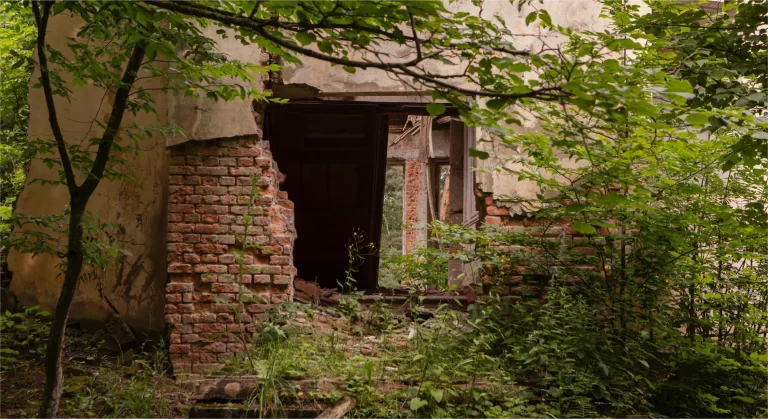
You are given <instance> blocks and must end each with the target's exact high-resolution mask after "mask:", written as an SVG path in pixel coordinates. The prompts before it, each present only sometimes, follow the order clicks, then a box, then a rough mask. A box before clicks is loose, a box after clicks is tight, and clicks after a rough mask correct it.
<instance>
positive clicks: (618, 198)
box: [597, 192, 627, 207]
mask: <svg viewBox="0 0 768 419" xmlns="http://www.w3.org/2000/svg"><path fill="white" fill-rule="evenodd" d="M597 202H598V203H600V204H601V205H605V206H608V207H615V206H617V205H621V204H624V203H626V202H627V198H626V197H624V196H623V195H619V194H617V193H615V192H611V193H609V194H607V195H603V196H601V197H600V198H598V199H597Z"/></svg>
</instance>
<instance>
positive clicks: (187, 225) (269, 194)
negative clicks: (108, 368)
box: [165, 137, 296, 373]
mask: <svg viewBox="0 0 768 419" xmlns="http://www.w3.org/2000/svg"><path fill="white" fill-rule="evenodd" d="M170 152H171V162H170V167H169V174H170V176H169V187H168V188H169V195H168V238H167V243H168V284H167V286H166V302H167V304H166V306H165V313H166V316H165V319H166V323H167V325H168V327H169V329H170V352H171V361H172V363H173V367H174V371H175V372H176V373H201V372H205V371H209V370H217V369H220V368H221V367H222V366H223V364H224V362H225V361H226V359H227V358H228V357H229V356H231V355H232V354H233V353H235V352H239V351H242V350H243V345H242V344H241V343H240V342H239V341H238V340H237V339H235V338H234V336H233V335H230V334H227V333H226V332H230V333H234V332H239V331H240V324H238V323H237V322H236V316H235V309H236V307H237V304H236V301H237V295H238V292H240V293H241V294H246V295H250V296H252V297H253V298H254V299H255V300H258V301H259V302H247V303H244V304H243V305H242V315H241V320H242V322H244V323H249V324H248V326H247V331H249V332H254V331H255V330H256V327H257V326H256V325H254V324H250V323H251V322H252V321H256V320H263V319H264V318H265V317H266V315H265V312H266V310H267V308H269V307H270V305H273V304H277V303H280V302H284V301H290V300H292V298H293V278H294V276H295V274H296V268H295V267H294V266H293V242H294V239H295V237H296V233H295V228H294V217H293V202H291V201H289V200H288V197H287V194H286V193H285V192H280V191H279V183H280V179H281V177H282V175H281V174H280V173H279V172H278V169H277V166H276V164H275V162H274V161H273V160H272V155H271V153H270V151H269V143H267V142H265V141H260V140H259V139H258V137H248V138H241V139H227V140H212V141H204V142H203V141H200V142H197V141H191V142H187V143H185V144H182V145H178V146H175V147H172V148H171V149H170ZM251 176H256V177H257V182H258V186H259V187H260V193H259V195H258V196H257V197H256V198H255V199H254V200H253V201H252V202H251V199H250V196H249V193H250V191H251ZM248 211H250V214H251V215H252V217H253V221H252V223H251V225H250V227H249V228H248V234H247V239H246V240H247V241H248V242H253V243H258V244H260V245H261V248H260V249H248V251H247V252H248V253H247V255H246V256H245V264H244V269H243V270H244V272H243V273H242V274H241V273H240V272H239V270H240V269H239V268H240V267H239V264H238V263H237V262H236V261H235V256H234V255H233V254H232V249H237V248H239V247H240V246H241V245H242V243H241V239H242V238H243V234H244V230H245V228H244V219H243V216H244V215H245V214H246V213H247V212H248ZM240 287H243V289H241V288H240Z"/></svg>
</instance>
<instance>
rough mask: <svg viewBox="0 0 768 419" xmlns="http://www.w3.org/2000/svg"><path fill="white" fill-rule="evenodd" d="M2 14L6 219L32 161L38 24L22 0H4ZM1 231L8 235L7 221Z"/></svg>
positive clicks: (1, 149)
mask: <svg viewBox="0 0 768 419" xmlns="http://www.w3.org/2000/svg"><path fill="white" fill-rule="evenodd" d="M0 16H2V24H0V103H1V104H2V105H0V106H1V108H0V219H6V218H9V217H10V216H11V212H12V207H13V203H14V202H15V201H16V196H17V195H18V194H19V191H20V190H21V187H22V186H23V184H24V180H25V178H26V166H27V163H28V162H29V155H28V153H26V152H25V151H26V146H25V140H26V138H27V125H28V123H29V104H28V102H27V91H28V90H29V75H30V73H31V68H32V67H31V65H30V58H31V55H32V48H33V47H34V41H35V37H34V33H35V25H34V20H33V18H32V13H31V10H30V9H29V7H24V6H23V5H22V3H21V2H3V3H2V4H0ZM0 234H3V235H6V234H8V226H7V225H6V224H5V223H4V222H2V223H0Z"/></svg>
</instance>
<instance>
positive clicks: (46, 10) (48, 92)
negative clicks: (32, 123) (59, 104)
mask: <svg viewBox="0 0 768 419" xmlns="http://www.w3.org/2000/svg"><path fill="white" fill-rule="evenodd" d="M54 2H55V1H45V2H43V11H42V14H41V12H40V4H39V3H40V2H39V0H35V1H33V2H32V10H33V11H34V14H35V23H37V55H38V65H39V67H40V83H41V84H42V85H43V94H44V95H45V104H46V106H47V107H48V121H49V122H50V125H51V131H52V132H53V138H54V140H55V141H56V149H57V150H58V151H59V157H60V158H61V166H62V168H63V170H64V178H65V180H66V182H67V188H68V189H69V194H70V196H75V194H76V193H77V191H78V186H77V184H76V182H75V173H74V172H73V171H72V162H71V161H70V160H69V153H67V144H66V142H64V135H63V134H62V133H61V127H60V126H59V118H58V116H56V104H55V103H54V101H53V89H52V88H51V78H50V77H49V75H48V57H47V56H46V55H45V32H46V30H47V29H48V17H49V15H50V12H51V7H53V3H54Z"/></svg>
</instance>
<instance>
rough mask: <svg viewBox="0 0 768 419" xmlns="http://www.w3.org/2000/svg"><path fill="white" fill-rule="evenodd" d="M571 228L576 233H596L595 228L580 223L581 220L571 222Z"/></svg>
mask: <svg viewBox="0 0 768 419" xmlns="http://www.w3.org/2000/svg"><path fill="white" fill-rule="evenodd" d="M571 229H572V230H573V231H575V232H577V233H581V234H586V235H589V234H596V233H597V230H595V228H594V227H592V226H591V225H590V224H587V223H581V222H576V223H572V224H571Z"/></svg>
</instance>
